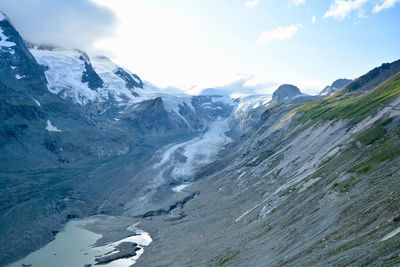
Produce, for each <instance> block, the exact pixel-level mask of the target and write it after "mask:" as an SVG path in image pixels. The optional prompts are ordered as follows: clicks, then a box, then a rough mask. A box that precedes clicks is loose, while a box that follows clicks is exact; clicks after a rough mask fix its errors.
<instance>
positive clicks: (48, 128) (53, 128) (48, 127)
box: [46, 120, 61, 132]
mask: <svg viewBox="0 0 400 267" xmlns="http://www.w3.org/2000/svg"><path fill="white" fill-rule="evenodd" d="M46 130H47V131H49V132H61V130H59V129H58V128H57V127H55V126H53V125H52V124H51V121H49V120H47V126H46Z"/></svg>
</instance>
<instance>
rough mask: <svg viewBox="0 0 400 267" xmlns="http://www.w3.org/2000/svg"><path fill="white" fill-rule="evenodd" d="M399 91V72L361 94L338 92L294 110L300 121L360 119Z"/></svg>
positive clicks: (390, 99)
mask: <svg viewBox="0 0 400 267" xmlns="http://www.w3.org/2000/svg"><path fill="white" fill-rule="evenodd" d="M399 93H400V73H398V74H396V75H394V76H393V77H392V78H390V79H388V80H387V81H385V82H383V83H381V84H380V85H379V86H377V87H376V88H375V89H373V90H371V91H369V92H367V93H365V94H363V95H361V96H358V97H355V96H354V93H348V92H339V93H337V94H334V95H332V96H329V97H326V98H323V99H318V100H316V101H313V102H311V103H308V104H305V105H303V106H301V107H299V108H297V109H295V110H294V111H297V112H299V113H302V117H301V118H300V120H301V121H302V122H306V121H309V120H314V121H319V120H333V119H352V118H357V121H361V120H363V119H365V118H366V117H368V116H369V115H371V114H373V113H374V112H376V111H377V110H378V109H379V108H380V107H382V106H383V105H385V104H389V103H390V102H391V101H392V100H393V99H394V98H395V97H396V96H398V95H399Z"/></svg>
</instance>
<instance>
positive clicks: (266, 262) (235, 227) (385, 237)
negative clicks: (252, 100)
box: [137, 74, 400, 266]
mask: <svg viewBox="0 0 400 267" xmlns="http://www.w3.org/2000/svg"><path fill="white" fill-rule="evenodd" d="M399 75H400V74H396V75H394V76H392V77H391V78H390V79H389V80H387V81H385V82H383V83H381V84H380V85H379V86H377V87H375V88H374V89H372V90H370V91H365V92H364V93H359V95H360V96H359V97H354V95H353V94H351V93H349V94H350V95H345V94H343V95H342V96H341V97H339V98H338V97H333V98H332V97H328V98H325V99H314V101H308V103H306V104H305V103H304V102H303V103H297V104H296V103H293V100H292V101H289V102H286V103H285V104H283V105H281V106H273V107H270V108H269V109H268V110H267V111H266V112H265V113H264V115H263V117H262V119H261V120H262V126H261V127H260V128H259V130H258V131H256V132H253V133H252V134H251V135H248V136H242V139H241V140H238V141H237V142H234V143H232V144H231V145H230V146H229V147H227V148H226V149H225V150H224V151H223V153H222V155H221V158H220V159H219V160H218V161H215V162H213V163H211V164H209V165H208V166H207V168H205V169H204V170H203V171H202V172H201V173H199V174H198V176H201V177H202V180H200V181H198V182H197V183H195V184H193V185H192V186H191V187H188V188H186V189H185V190H187V191H188V192H190V191H196V192H201V193H200V194H199V195H198V196H197V197H196V198H195V199H194V200H193V201H190V202H189V203H187V204H186V205H185V206H184V207H182V208H181V209H176V210H174V211H172V212H171V214H168V215H162V216H155V217H152V218H151V220H149V219H145V221H143V222H142V223H141V227H143V228H144V229H146V230H147V231H149V232H150V233H151V235H152V237H153V238H154V239H155V240H156V241H155V242H154V243H153V244H152V246H150V247H149V248H148V249H147V250H146V251H145V253H144V255H143V256H142V258H141V259H140V260H139V262H138V263H137V265H138V266H299V265H305V266H309V265H313V266H337V265H344V266H364V265H384V266H396V265H398V264H400V258H399V256H398V254H399V247H398V243H399V240H400V239H399V238H400V236H399V235H396V234H397V233H399V232H400V231H399V229H400V225H399V223H398V222H399V215H400V210H399V201H400V195H399V194H398V192H399V188H400V183H399V179H398V178H399V175H400V165H399V162H398V156H399V155H400V154H399V151H400V139H399V133H400V132H399V120H400V108H399V105H400V95H399V94H400V76H399ZM344 97H345V98H344ZM344 99H345V100H344ZM294 100H296V98H295V99H294ZM304 104H305V105H304ZM301 105H302V106H301ZM299 106H300V107H299ZM173 214H185V217H184V218H182V219H180V220H178V221H171V220H169V216H172V215H173Z"/></svg>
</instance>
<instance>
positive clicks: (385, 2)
mask: <svg viewBox="0 0 400 267" xmlns="http://www.w3.org/2000/svg"><path fill="white" fill-rule="evenodd" d="M396 3H400V0H382V1H381V4H377V5H375V6H374V9H373V12H374V13H378V12H381V11H382V10H384V9H387V8H392V7H394V5H395V4H396Z"/></svg>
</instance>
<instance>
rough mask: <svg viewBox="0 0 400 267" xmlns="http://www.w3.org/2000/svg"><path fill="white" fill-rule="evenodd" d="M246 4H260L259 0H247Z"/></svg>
mask: <svg viewBox="0 0 400 267" xmlns="http://www.w3.org/2000/svg"><path fill="white" fill-rule="evenodd" d="M245 4H246V6H247V7H249V8H253V7H256V6H258V4H259V0H249V1H246V3H245Z"/></svg>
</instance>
